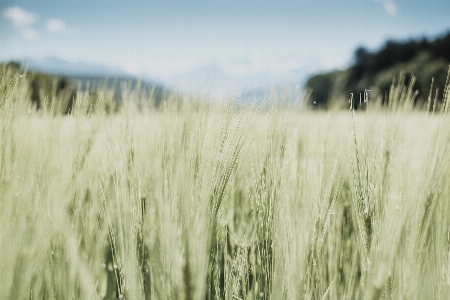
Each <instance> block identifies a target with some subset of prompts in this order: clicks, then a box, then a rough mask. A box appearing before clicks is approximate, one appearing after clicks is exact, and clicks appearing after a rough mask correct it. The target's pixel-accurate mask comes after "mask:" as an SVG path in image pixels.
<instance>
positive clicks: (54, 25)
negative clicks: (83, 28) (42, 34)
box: [45, 19, 66, 32]
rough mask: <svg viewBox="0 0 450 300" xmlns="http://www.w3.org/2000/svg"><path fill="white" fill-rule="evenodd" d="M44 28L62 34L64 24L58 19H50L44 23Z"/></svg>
mask: <svg viewBox="0 0 450 300" xmlns="http://www.w3.org/2000/svg"><path fill="white" fill-rule="evenodd" d="M45 28H46V29H47V30H48V31H52V32H63V31H64V30H65V29H66V23H64V21H63V20H60V19H50V20H48V21H47V23H45Z"/></svg>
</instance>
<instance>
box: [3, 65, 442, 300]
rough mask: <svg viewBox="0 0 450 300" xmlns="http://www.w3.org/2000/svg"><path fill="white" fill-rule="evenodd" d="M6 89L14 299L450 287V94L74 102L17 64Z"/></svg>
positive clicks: (7, 230)
mask: <svg viewBox="0 0 450 300" xmlns="http://www.w3.org/2000/svg"><path fill="white" fill-rule="evenodd" d="M395 88H397V87H393V89H395ZM409 90H410V89H407V88H406V89H405V90H404V92H401V89H399V88H397V89H396V91H399V92H397V95H398V97H400V99H402V100H401V101H402V103H407V105H410V101H409V99H408V96H407V95H410V96H411V97H413V96H414V93H409V92H408V91H409ZM0 91H1V95H0V99H1V101H2V102H1V107H0V114H1V115H0V116H1V120H0V129H1V130H0V132H1V141H2V143H1V148H0V207H1V209H0V222H1V224H2V227H1V229H0V266H1V269H2V272H0V298H1V299H401V298H405V299H446V298H447V295H448V294H449V293H450V262H449V260H450V202H449V201H448V199H450V176H449V175H450V149H449V147H450V126H449V125H450V120H449V119H448V116H447V115H446V105H443V106H442V107H444V109H441V111H440V112H439V111H436V113H431V108H430V112H429V113H425V112H419V111H414V110H413V111H411V108H410V107H408V109H405V110H402V109H399V106H398V105H397V106H395V107H396V109H395V110H394V109H392V105H393V104H392V105H391V108H390V110H389V111H388V112H386V111H385V112H383V111H381V110H380V109H376V107H373V108H372V107H371V110H370V111H363V112H348V111H345V112H335V113H325V112H316V113H312V112H304V111H295V110H284V109H280V110H279V111H273V112H270V113H268V114H267V113H266V112H264V111H262V109H260V108H258V105H255V106H254V107H253V108H249V109H241V108H240V109H236V108H235V107H234V106H233V103H232V102H230V103H229V104H228V106H226V107H221V106H220V105H217V106H215V105H196V106H194V105H192V106H190V105H188V104H180V103H178V104H176V105H173V106H172V105H171V104H170V102H168V103H167V104H166V105H165V106H163V107H162V108H161V109H159V110H154V109H151V108H148V109H144V110H141V111H139V110H138V109H137V108H136V107H133V105H132V103H131V104H127V105H124V107H122V109H121V111H120V112H119V113H117V114H114V115H107V114H106V113H103V110H102V106H101V103H102V102H107V101H105V100H104V99H102V100H101V101H96V103H100V104H98V107H97V108H96V109H92V107H91V108H90V106H89V102H88V101H89V99H88V98H87V97H86V96H85V95H78V97H77V101H78V103H76V108H75V109H74V110H73V114H72V115H71V116H62V115H60V114H57V113H55V111H52V110H51V108H52V107H55V106H54V105H51V103H50V105H49V106H47V107H49V109H48V110H44V111H42V112H34V111H33V110H29V108H28V104H27V103H28V102H27V101H28V100H27V97H28V94H27V88H26V81H25V79H23V78H19V77H18V76H17V74H10V73H8V70H3V73H2V81H1V83H0ZM446 91H447V92H446V93H447V94H446V96H445V97H446V98H445V97H444V101H441V102H444V104H445V103H447V102H446V101H448V99H449V91H448V89H447V90H446ZM106 94H107V93H105V95H106ZM430 95H431V94H430ZM405 97H406V98H405ZM430 97H431V96H430ZM50 99H51V98H50ZM364 99H365V98H364ZM56 100H57V99H56ZM56 100H55V101H56ZM106 100H107V99H106ZM441 100H442V99H441ZM392 101H395V97H394V96H392V99H390V103H392ZM140 103H142V102H140ZM432 106H433V105H430V107H432ZM88 111H89V113H86V112H88Z"/></svg>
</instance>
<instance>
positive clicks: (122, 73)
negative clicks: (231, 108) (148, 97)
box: [21, 57, 320, 97]
mask: <svg viewBox="0 0 450 300" xmlns="http://www.w3.org/2000/svg"><path fill="white" fill-rule="evenodd" d="M21 63H22V64H23V66H26V67H27V68H28V69H30V70H33V71H38V72H43V73H49V74H57V75H63V76H67V77H71V78H76V79H78V80H83V81H84V82H85V81H86V80H87V79H90V80H94V79H106V78H108V79H129V80H136V79H141V80H142V81H143V82H145V83H148V84H158V85H163V86H165V87H167V88H170V89H173V90H177V91H179V92H183V93H188V94H192V95H199V94H201V95H204V96H210V97H216V96H223V95H224V94H226V93H227V92H230V91H232V92H234V93H237V94H240V93H245V92H247V91H249V90H252V89H253V90H256V91H257V93H258V94H259V95H260V96H261V95H262V91H269V90H270V89H278V88H281V87H283V88H286V87H287V86H289V88H291V89H294V90H299V89H302V88H303V86H304V84H305V82H306V80H307V79H308V76H310V75H311V74H313V73H314V72H317V71H318V70H320V66H319V65H318V63H317V62H314V61H310V62H307V63H304V64H303V65H299V64H298V63H297V64H296V65H293V66H292V67H287V68H285V70H270V69H268V68H261V69H258V66H254V65H252V62H251V61H249V62H243V63H242V62H241V63H240V64H235V65H231V66H230V65H229V66H224V65H220V64H218V63H211V64H207V65H204V66H200V67H197V68H194V69H192V70H191V71H188V72H185V73H182V74H179V75H175V76H170V77H165V78H157V77H154V76H151V75H149V74H148V73H147V74H146V73H144V72H141V73H135V74H133V73H132V72H127V71H126V70H124V69H123V68H120V67H116V66H107V65H102V64H93V63H86V62H73V61H67V60H63V59H59V58H54V57H46V58H43V59H27V60H25V59H24V60H22V61H21Z"/></svg>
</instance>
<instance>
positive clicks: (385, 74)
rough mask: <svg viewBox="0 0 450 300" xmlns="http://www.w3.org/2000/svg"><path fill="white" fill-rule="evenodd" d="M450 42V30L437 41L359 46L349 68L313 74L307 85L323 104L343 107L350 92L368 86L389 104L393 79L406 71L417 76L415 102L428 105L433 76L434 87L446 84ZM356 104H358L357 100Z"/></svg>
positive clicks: (372, 94)
mask: <svg viewBox="0 0 450 300" xmlns="http://www.w3.org/2000/svg"><path fill="white" fill-rule="evenodd" d="M449 46H450V33H449V34H447V35H445V36H443V37H441V38H438V39H436V40H434V41H428V40H426V39H421V40H410V41H405V42H395V41H388V42H386V44H385V45H384V46H383V47H382V48H381V49H379V50H378V51H374V52H371V51H369V50H367V49H365V48H364V47H360V48H358V49H357V50H356V51H355V54H354V61H353V65H352V66H351V67H350V68H348V70H345V71H341V72H330V73H326V74H319V75H316V76H313V77H312V78H311V79H310V80H309V81H308V82H307V83H306V88H307V89H312V90H313V94H314V93H315V94H316V95H317V100H316V102H317V103H320V105H321V106H322V107H328V108H330V107H339V108H342V107H344V106H345V102H346V99H348V96H349V94H350V93H355V95H356V94H358V93H363V92H364V90H366V89H370V90H371V91H372V92H371V97H372V99H378V101H379V102H380V103H381V104H384V105H387V104H388V98H389V97H390V95H389V92H390V86H391V84H392V82H393V79H394V78H396V77H398V76H399V74H400V73H401V72H405V73H406V74H405V75H406V76H407V77H413V76H414V78H415V79H414V80H415V85H414V90H417V91H418V92H419V94H418V95H417V97H416V99H415V101H414V103H413V106H415V107H418V108H425V106H426V103H427V97H428V94H429V91H430V85H431V79H432V78H433V80H434V86H435V87H436V86H437V87H443V86H445V84H446V79H447V70H448V68H449V65H450V54H449V51H448V49H449V48H448V47H449ZM317 90H319V91H317ZM435 92H436V91H433V93H435ZM442 92H443V91H442V90H441V94H440V97H441V98H443V96H442ZM355 108H358V103H356V105H355Z"/></svg>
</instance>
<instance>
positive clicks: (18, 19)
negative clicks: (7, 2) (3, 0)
mask: <svg viewBox="0 0 450 300" xmlns="http://www.w3.org/2000/svg"><path fill="white" fill-rule="evenodd" d="M3 17H4V18H5V19H7V20H8V21H9V22H10V23H11V24H12V25H13V26H15V27H27V26H30V25H32V24H33V23H34V22H36V20H37V15H36V14H33V13H31V12H28V11H26V10H24V9H22V8H20V7H18V6H12V7H7V8H5V9H4V10H3Z"/></svg>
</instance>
